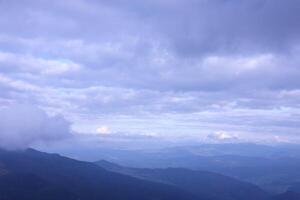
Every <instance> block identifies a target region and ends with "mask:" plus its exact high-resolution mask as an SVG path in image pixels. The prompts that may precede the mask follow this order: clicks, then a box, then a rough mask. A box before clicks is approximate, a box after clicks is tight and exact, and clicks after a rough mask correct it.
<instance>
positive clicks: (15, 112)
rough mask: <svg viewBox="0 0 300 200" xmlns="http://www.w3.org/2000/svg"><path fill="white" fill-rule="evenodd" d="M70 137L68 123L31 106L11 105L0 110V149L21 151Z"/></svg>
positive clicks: (60, 117)
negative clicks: (38, 144) (35, 145)
mask: <svg viewBox="0 0 300 200" xmlns="http://www.w3.org/2000/svg"><path fill="white" fill-rule="evenodd" d="M69 137H71V132H70V123H69V122H68V121H66V120H65V119H64V118H63V117H62V116H48V115H47V114H46V113H45V112H44V111H43V110H41V109H39V108H36V107H34V106H31V105H11V106H9V107H6V108H1V110H0V147H2V148H6V149H22V148H26V147H30V146H31V145H34V144H37V143H50V142H54V141H60V140H63V139H66V138H69Z"/></svg>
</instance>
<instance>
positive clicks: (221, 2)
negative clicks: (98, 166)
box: [0, 0, 300, 142]
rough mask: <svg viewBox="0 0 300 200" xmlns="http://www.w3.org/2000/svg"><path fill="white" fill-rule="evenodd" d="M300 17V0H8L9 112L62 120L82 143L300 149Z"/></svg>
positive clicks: (1, 101) (4, 51) (1, 81)
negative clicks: (102, 139)
mask: <svg viewBox="0 0 300 200" xmlns="http://www.w3.org/2000/svg"><path fill="white" fill-rule="evenodd" d="M299 10H300V1H299V0H128V1H123V0H51V1H47V0H22V1H17V0H0V105H1V107H7V106H9V105H12V104H18V105H20V104H25V105H30V106H36V107H39V108H41V109H43V110H44V111H46V112H47V113H48V115H60V116H63V117H64V118H65V119H66V120H68V121H69V122H70V123H71V129H72V131H73V132H74V133H75V134H78V133H85V134H98V135H114V137H124V136H128V137H129V136H130V138H135V137H136V138H139V137H140V136H145V137H157V138H163V139H169V140H180V139H187V140H189V139H190V140H194V141H197V140H199V141H203V140H205V141H206V140H207V141H211V140H217V141H228V140H235V141H261V142H276V141H279V142H286V141H292V142H294V141H298V139H299V136H300V135H299V134H300V133H299V130H300V57H299V55H300V12H299ZM12 110H13V111H12V112H13V113H14V111H15V110H16V109H12ZM6 112H7V111H6ZM19 114H20V112H16V115H19ZM12 115H13V114H12ZM25 116H27V115H26V114H25ZM29 116H30V115H29ZM44 118H45V116H44ZM21 121H22V120H21ZM50 121H51V120H50ZM18 123H22V122H20V120H19V121H18ZM0 124H1V123H0ZM2 124H3V122H2ZM64 124H65V123H64ZM0 128H1V127H0ZM64 128H65V127H64Z"/></svg>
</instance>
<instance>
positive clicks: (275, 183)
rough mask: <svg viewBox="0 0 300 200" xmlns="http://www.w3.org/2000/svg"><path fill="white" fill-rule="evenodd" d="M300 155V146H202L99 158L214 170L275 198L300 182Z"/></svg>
mask: <svg viewBox="0 0 300 200" xmlns="http://www.w3.org/2000/svg"><path fill="white" fill-rule="evenodd" d="M299 152H300V145H284V144H282V145H276V146H275V145H274V146H268V145H257V144H202V145H195V146H181V147H173V148H168V149H160V150H153V151H142V150H141V151H128V150H127V151H124V150H123V151H121V150H120V151H111V152H105V151H101V152H99V158H100V159H104V160H107V161H110V162H113V163H118V164H120V165H123V166H129V167H134V168H168V167H172V168H187V169H192V170H203V171H211V172H215V173H218V174H223V175H226V176H230V177H233V178H236V179H239V180H242V181H246V182H250V183H253V184H255V185H258V186H259V187H260V188H262V189H264V190H266V191H268V192H269V193H272V194H274V195H275V194H279V193H283V192H285V191H287V189H288V188H290V187H291V186H293V185H294V183H295V182H300V171H299V168H300V153H299Z"/></svg>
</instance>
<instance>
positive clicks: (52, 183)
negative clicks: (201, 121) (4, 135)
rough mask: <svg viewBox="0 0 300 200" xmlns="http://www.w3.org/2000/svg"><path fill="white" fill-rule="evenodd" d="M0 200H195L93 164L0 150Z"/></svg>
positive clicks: (156, 184) (53, 156) (164, 186)
mask: <svg viewBox="0 0 300 200" xmlns="http://www.w3.org/2000/svg"><path fill="white" fill-rule="evenodd" d="M0 199H1V200H41V199H43V200H78V199H80V200H99V199H104V200H141V199H143V200H199V198H196V197H195V196H194V195H192V194H189V193H188V192H185V191H183V190H181V189H179V188H177V187H175V186H170V185H167V184H163V183H154V182H150V181H146V180H141V179H136V178H133V177H129V176H126V175H121V174H118V173H114V172H110V171H107V170H105V169H103V168H101V167H99V166H97V165H95V164H93V163H88V162H81V161H77V160H73V159H69V158H66V157H62V156H59V155H57V154H47V153H42V152H38V151H35V150H32V149H30V150H27V151H24V152H21V151H18V152H17V151H5V150H0ZM201 199H202V198H201ZM203 200H206V199H205V198H203Z"/></svg>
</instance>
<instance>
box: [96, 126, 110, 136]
mask: <svg viewBox="0 0 300 200" xmlns="http://www.w3.org/2000/svg"><path fill="white" fill-rule="evenodd" d="M96 133H97V134H100V135H107V134H110V130H109V127H108V126H105V125H104V126H100V127H98V128H97V129H96Z"/></svg>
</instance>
